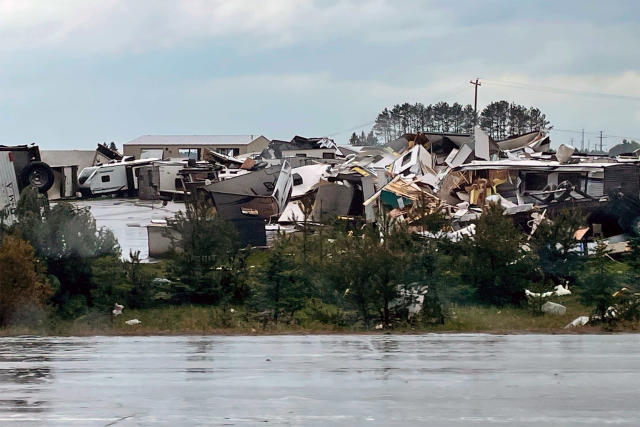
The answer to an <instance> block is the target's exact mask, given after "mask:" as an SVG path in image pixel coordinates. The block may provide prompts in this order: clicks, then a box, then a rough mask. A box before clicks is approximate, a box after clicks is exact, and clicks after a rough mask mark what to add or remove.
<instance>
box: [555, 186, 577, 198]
mask: <svg viewBox="0 0 640 427" xmlns="http://www.w3.org/2000/svg"><path fill="white" fill-rule="evenodd" d="M556 190H564V191H562V193H555V198H556V200H557V201H558V202H562V201H564V200H566V199H567V198H568V197H569V196H570V195H571V192H572V191H573V185H572V184H571V183H570V182H569V181H562V182H561V183H560V184H558V187H557V188H556Z"/></svg>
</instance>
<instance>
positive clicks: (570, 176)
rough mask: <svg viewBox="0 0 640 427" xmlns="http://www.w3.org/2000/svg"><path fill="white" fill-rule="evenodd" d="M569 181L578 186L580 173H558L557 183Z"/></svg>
mask: <svg viewBox="0 0 640 427" xmlns="http://www.w3.org/2000/svg"><path fill="white" fill-rule="evenodd" d="M564 181H569V182H570V183H572V184H573V185H575V186H576V187H578V188H580V184H581V183H582V174H580V173H562V172H561V173H559V174H558V183H560V182H564Z"/></svg>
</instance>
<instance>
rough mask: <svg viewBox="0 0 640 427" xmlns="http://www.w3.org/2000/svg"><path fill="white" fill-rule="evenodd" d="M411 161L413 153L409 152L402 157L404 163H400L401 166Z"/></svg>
mask: <svg viewBox="0 0 640 427" xmlns="http://www.w3.org/2000/svg"><path fill="white" fill-rule="evenodd" d="M410 161H411V153H407V154H406V155H405V156H404V157H403V158H402V164H400V166H404V165H406V164H407V163H409V162H410Z"/></svg>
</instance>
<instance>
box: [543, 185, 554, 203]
mask: <svg viewBox="0 0 640 427" xmlns="http://www.w3.org/2000/svg"><path fill="white" fill-rule="evenodd" d="M555 189H556V186H555V184H547V185H545V186H544V188H543V189H542V191H554V190H555ZM554 195H555V193H549V194H546V195H545V196H544V198H543V199H542V203H544V204H545V205H548V204H549V203H551V201H552V200H553V196H554Z"/></svg>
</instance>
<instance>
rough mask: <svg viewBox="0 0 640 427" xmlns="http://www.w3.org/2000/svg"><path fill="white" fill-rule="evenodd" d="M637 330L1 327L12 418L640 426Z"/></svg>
mask: <svg viewBox="0 0 640 427" xmlns="http://www.w3.org/2000/svg"><path fill="white" fill-rule="evenodd" d="M638 384H640V336H639V335H556V336H553V335H544V336H542V335H511V336H495V335H480V334H477V335H474V334H472V335H462V334H461V335H412V336H395V335H369V336H367V335H364V336H356V335H349V336H339V335H332V336H267V337H249V336H235V337H220V336H182V337H83V338H38V337H13V338H0V425H7V424H14V423H15V424H20V425H83V426H84V425H118V426H123V425H197V424H202V425H256V424H260V425H264V424H263V423H269V425H329V424H330V425H362V424H370V425H398V426H400V425H403V426H404V425H417V424H428V425H442V426H456V425H492V424H498V423H500V424H502V423H508V424H512V425H527V426H537V425H540V426H543V425H544V426H548V425H597V426H600V425H603V424H619V425H640V407H639V406H638V404H637V402H638V398H639V397H640V387H639V386H638Z"/></svg>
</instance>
